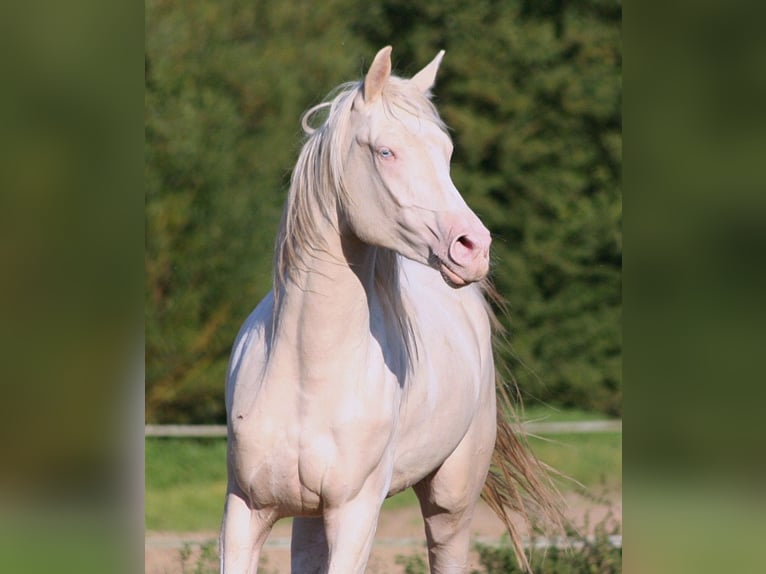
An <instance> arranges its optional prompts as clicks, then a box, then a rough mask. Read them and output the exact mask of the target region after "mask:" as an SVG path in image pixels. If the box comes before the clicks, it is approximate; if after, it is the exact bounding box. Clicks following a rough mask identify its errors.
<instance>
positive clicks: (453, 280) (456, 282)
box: [439, 263, 467, 287]
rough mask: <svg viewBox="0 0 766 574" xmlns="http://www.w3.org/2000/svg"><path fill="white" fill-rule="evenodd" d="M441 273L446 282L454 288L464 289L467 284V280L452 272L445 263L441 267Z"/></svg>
mask: <svg viewBox="0 0 766 574" xmlns="http://www.w3.org/2000/svg"><path fill="white" fill-rule="evenodd" d="M439 271H441V274H442V277H444V279H445V281H447V283H449V284H450V285H452V286H454V287H463V286H464V285H466V284H467V281H466V280H465V279H463V278H462V277H460V275H458V274H457V273H455V272H454V271H452V269H450V268H449V267H447V266H446V265H445V264H444V263H442V264H441V265H439Z"/></svg>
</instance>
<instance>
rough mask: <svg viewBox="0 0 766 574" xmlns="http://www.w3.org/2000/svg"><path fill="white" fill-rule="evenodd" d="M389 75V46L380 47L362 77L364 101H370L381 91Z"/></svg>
mask: <svg viewBox="0 0 766 574" xmlns="http://www.w3.org/2000/svg"><path fill="white" fill-rule="evenodd" d="M390 76H391V46H386V47H385V48H381V50H380V51H379V52H378V53H377V54H375V59H374V60H373V61H372V64H371V65H370V69H369V70H368V71H367V75H366V76H365V77H364V101H365V102H366V103H368V104H369V103H372V102H373V101H375V99H376V98H377V97H378V96H379V95H380V93H381V92H382V91H383V86H385V85H386V82H387V81H388V78H389V77H390Z"/></svg>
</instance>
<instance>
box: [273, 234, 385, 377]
mask: <svg viewBox="0 0 766 574" xmlns="http://www.w3.org/2000/svg"><path fill="white" fill-rule="evenodd" d="M375 255H376V253H375V250H374V249H373V248H370V247H368V246H364V245H362V244H361V243H359V242H357V241H355V240H345V239H342V238H341V237H339V236H338V237H331V238H329V240H328V242H327V245H326V248H325V249H322V250H321V251H317V252H316V253H314V254H311V255H309V256H304V258H303V261H302V264H301V265H300V266H296V267H297V268H296V269H292V270H291V273H290V278H289V279H288V280H287V281H286V282H285V284H284V286H283V292H282V293H281V294H280V302H279V304H278V305H279V308H278V311H277V312H278V320H277V324H278V328H277V329H278V331H277V336H278V337H279V339H280V340H279V341H277V343H278V344H280V345H281V346H282V347H283V349H284V350H285V351H286V352H287V353H288V354H295V355H296V356H295V357H294V360H295V361H296V364H297V365H298V368H299V369H301V370H306V369H308V370H310V371H311V372H310V377H311V378H314V377H322V376H323V372H322V371H323V370H324V369H327V370H330V371H331V370H332V369H333V368H336V367H337V365H335V363H341V362H343V361H344V360H347V359H348V357H349V355H350V354H353V352H354V351H357V352H363V349H364V345H363V344H362V343H363V342H364V340H365V338H369V336H370V297H371V296H372V295H373V293H374V289H375V287H374V282H375V276H374V273H375ZM347 368H349V369H350V368H353V366H352V365H347ZM302 374H304V375H305V374H306V373H305V372H304V373H302ZM327 375H328V376H329V375H331V373H329V372H328V373H327Z"/></svg>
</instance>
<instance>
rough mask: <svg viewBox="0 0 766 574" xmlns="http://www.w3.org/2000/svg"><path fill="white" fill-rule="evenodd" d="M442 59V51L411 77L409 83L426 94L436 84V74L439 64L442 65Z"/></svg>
mask: <svg viewBox="0 0 766 574" xmlns="http://www.w3.org/2000/svg"><path fill="white" fill-rule="evenodd" d="M443 57H444V50H440V51H439V53H438V54H436V57H435V58H434V59H433V60H431V63H430V64H428V65H427V66H426V67H425V68H423V69H422V70H420V71H419V72H418V73H417V74H415V75H414V76H412V78H411V80H410V81H412V82H415V85H416V86H417V87H418V88H420V91H421V92H423V93H425V92H427V91H428V90H430V89H431V86H433V85H434V82H436V72H437V71H438V69H439V64H441V63H442V58H443Z"/></svg>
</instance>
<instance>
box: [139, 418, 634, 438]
mask: <svg viewBox="0 0 766 574" xmlns="http://www.w3.org/2000/svg"><path fill="white" fill-rule="evenodd" d="M524 430H525V431H526V432H527V433H528V434H531V435H535V434H541V435H543V434H548V435H550V434H581V433H604V432H611V433H621V432H622V421H621V420H602V421H571V422H557V423H548V422H529V423H525V424H524ZM144 434H145V436H151V437H189V438H205V437H225V436H226V425H146V427H144Z"/></svg>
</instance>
